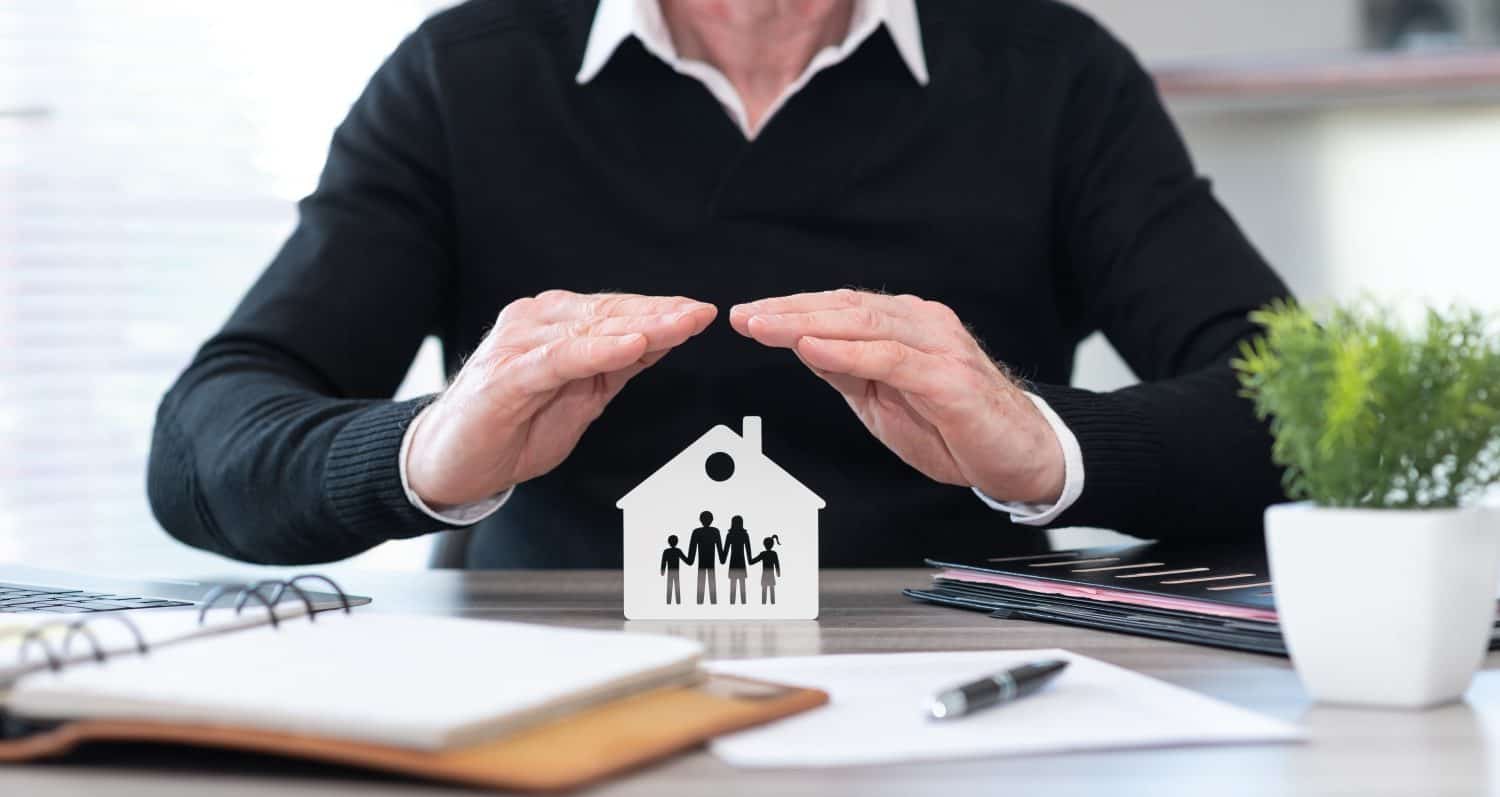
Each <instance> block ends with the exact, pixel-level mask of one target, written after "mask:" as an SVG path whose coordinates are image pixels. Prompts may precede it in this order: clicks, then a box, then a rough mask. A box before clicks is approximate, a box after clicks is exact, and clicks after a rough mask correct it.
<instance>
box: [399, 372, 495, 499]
mask: <svg viewBox="0 0 1500 797" xmlns="http://www.w3.org/2000/svg"><path fill="white" fill-rule="evenodd" d="M440 403H441V400H439V401H434V402H432V403H430V404H428V405H427V406H426V407H423V408H422V410H421V411H420V412H418V413H417V415H416V417H414V418H412V421H411V424H410V425H408V427H407V429H406V445H405V447H404V448H403V449H402V452H401V473H402V478H403V481H404V483H405V485H406V488H407V490H409V491H410V492H411V494H412V496H414V497H415V498H416V499H417V500H418V501H420V502H421V505H422V506H425V507H427V508H428V509H430V510H432V511H434V512H438V513H442V512H446V511H449V510H451V509H453V508H454V507H459V506H464V505H466V504H470V503H473V502H474V501H476V500H481V499H483V498H486V497H489V496H478V497H475V498H466V497H465V496H462V495H458V494H456V493H454V492H453V491H452V490H450V489H446V488H445V486H444V484H443V480H442V478H441V475H442V474H441V461H442V458H441V457H437V458H434V457H433V456H432V450H433V432H434V430H435V429H436V427H435V426H434V425H433V424H432V420H433V416H434V414H435V413H437V412H440V411H441V410H440V408H439V404H440ZM499 492H503V491H499Z"/></svg>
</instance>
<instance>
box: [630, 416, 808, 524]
mask: <svg viewBox="0 0 1500 797" xmlns="http://www.w3.org/2000/svg"><path fill="white" fill-rule="evenodd" d="M715 451H725V452H727V453H729V454H730V455H731V456H733V457H734V461H735V472H734V476H731V477H730V478H731V479H740V478H750V479H760V480H763V481H768V482H770V483H771V484H772V485H773V486H774V487H777V488H779V489H783V490H786V491H788V492H790V493H792V494H793V496H794V497H795V498H797V499H805V500H806V501H808V502H809V503H811V504H813V505H814V506H816V507H817V508H818V509H822V508H823V507H825V506H827V504H826V503H824V501H823V499H822V498H820V497H819V496H818V494H817V493H815V492H813V491H812V490H810V489H808V488H807V485H805V484H803V483H802V482H800V481H797V478H796V477H795V476H793V475H792V474H790V473H787V472H786V470H785V469H784V468H782V467H781V466H780V465H778V464H776V461H775V460H773V459H771V458H770V457H768V456H766V455H765V453H764V452H762V451H760V450H759V449H758V448H752V447H751V446H750V445H748V444H747V443H746V441H745V439H744V438H743V437H741V436H740V435H738V434H736V433H735V431H734V430H733V429H730V428H729V427H728V426H725V425H723V424H719V425H717V426H714V427H713V428H712V429H709V430H708V431H707V432H704V433H703V434H702V435H700V436H699V437H698V439H697V440H694V441H693V442H692V443H691V444H689V445H688V446H687V447H686V448H684V449H683V450H682V451H680V452H678V454H677V455H676V456H674V457H672V458H671V459H669V460H667V463H666V464H665V465H662V466H661V467H660V468H657V469H656V471H655V472H654V473H652V474H651V475H650V476H647V477H646V478H645V479H643V480H642V481H641V483H640V484H637V485H636V486H635V487H634V488H632V489H631V490H630V492H628V493H626V494H625V495H624V496H622V497H621V498H620V500H619V501H616V502H615V506H616V507H618V508H620V509H624V508H625V506H626V505H627V504H629V503H632V502H635V501H639V500H641V499H643V498H645V497H646V496H647V495H650V494H653V493H655V492H657V490H655V489H653V487H654V486H656V485H661V484H663V483H664V482H665V481H668V479H667V478H666V476H667V475H668V474H670V473H672V472H673V471H676V470H678V469H679V468H681V469H687V468H691V469H693V470H695V471H697V472H698V473H702V472H703V471H702V468H703V460H704V459H705V458H706V457H707V456H708V455H709V454H712V453H714V452H715ZM663 488H664V487H663Z"/></svg>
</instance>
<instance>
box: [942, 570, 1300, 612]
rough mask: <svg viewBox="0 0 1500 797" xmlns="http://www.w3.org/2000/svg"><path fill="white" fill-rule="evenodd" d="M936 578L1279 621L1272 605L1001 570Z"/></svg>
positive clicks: (955, 572) (954, 572) (960, 572)
mask: <svg viewBox="0 0 1500 797" xmlns="http://www.w3.org/2000/svg"><path fill="white" fill-rule="evenodd" d="M933 578H945V579H948V580H950V581H966V582H969V583H971V584H996V585H999V586H1002V587H1010V588H1012V589H1020V590H1025V591H1027V592H1037V593H1042V594H1046V595H1062V596H1064V597H1068V598H1082V599H1085V600H1094V601H1103V602H1106V603H1120V604H1124V605H1127V606H1145V607H1150V608H1153V609H1171V610H1175V611H1181V612H1192V613H1194V614H1206V615H1212V616H1214V617H1227V618H1230V619H1233V620H1259V621H1262V622H1268V623H1274V622H1276V612H1275V611H1273V610H1271V609H1253V608H1249V607H1244V606H1230V605H1228V604H1224V603H1214V602H1212V601H1200V600H1194V599H1192V598H1173V597H1169V596H1165V595H1147V594H1145V593H1141V592H1132V591H1130V590H1123V589H1110V588H1109V587H1091V586H1087V585H1085V584H1063V583H1059V582H1056V581H1044V580H1042V579H1035V578H1024V577H1021V576H1005V575H1000V574H998V573H977V572H974V571H972V570H957V569H951V568H950V569H947V570H941V571H938V573H937V574H936V575H935V576H933Z"/></svg>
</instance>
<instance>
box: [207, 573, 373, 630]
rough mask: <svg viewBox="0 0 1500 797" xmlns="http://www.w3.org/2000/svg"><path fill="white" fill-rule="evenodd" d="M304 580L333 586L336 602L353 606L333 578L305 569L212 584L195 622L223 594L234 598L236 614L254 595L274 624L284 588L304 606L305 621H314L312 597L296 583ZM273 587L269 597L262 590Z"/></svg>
mask: <svg viewBox="0 0 1500 797" xmlns="http://www.w3.org/2000/svg"><path fill="white" fill-rule="evenodd" d="M306 581H317V582H320V583H322V584H325V585H327V587H328V588H329V589H331V590H333V592H334V594H336V595H338V596H339V604H340V605H341V607H342V608H343V610H344V613H345V614H348V613H349V612H350V611H351V610H352V609H353V608H354V607H353V605H352V604H350V603H349V596H348V595H347V594H346V593H345V592H344V589H343V588H342V587H340V586H339V585H338V582H336V581H334V580H333V579H331V578H329V577H328V576H323V575H319V574H317V573H304V574H302V575H300V576H294V577H292V578H290V579H286V580H281V579H266V580H264V581H256V582H254V583H251V584H223V585H220V586H217V587H214V588H213V590H211V591H210V592H209V593H208V595H207V596H205V597H204V598H203V605H201V606H199V607H198V624H199V625H202V624H203V621H204V619H205V618H206V617H207V616H208V610H209V609H212V608H213V607H214V605H215V604H217V603H218V602H219V601H221V600H223V599H224V598H226V597H228V598H229V599H231V600H233V601H234V613H235V615H236V616H238V615H239V613H240V612H242V611H244V609H245V604H246V603H247V602H249V601H250V600H251V599H252V598H254V599H255V600H257V601H259V602H260V604H261V605H262V606H264V607H266V614H267V615H268V616H269V617H270V619H271V627H272V628H276V627H277V626H278V625H279V624H280V623H281V618H280V617H277V616H276V604H278V603H280V602H281V598H282V597H283V596H284V595H286V593H287V592H291V593H292V594H294V595H296V596H297V598H298V600H300V601H302V605H303V607H305V608H306V609H307V621H308V622H309V623H311V622H314V621H316V620H317V612H315V611H313V605H312V599H311V598H309V597H307V593H306V592H305V591H304V590H303V589H302V587H300V586H298V582H306ZM273 588H274V589H275V590H276V591H275V592H273V593H271V594H270V596H269V597H268V596H267V595H266V593H265V592H263V591H262V590H269V589H273Z"/></svg>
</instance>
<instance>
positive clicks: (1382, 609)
mask: <svg viewBox="0 0 1500 797" xmlns="http://www.w3.org/2000/svg"><path fill="white" fill-rule="evenodd" d="M1251 318H1252V320H1254V321H1255V322H1256V323H1257V324H1259V325H1261V326H1262V327H1263V328H1264V330H1265V332H1264V334H1263V335H1262V336H1261V337H1259V338H1257V339H1256V340H1254V341H1253V342H1250V343H1248V344H1246V345H1244V346H1242V347H1241V357H1240V358H1238V359H1236V360H1234V362H1233V367H1234V368H1235V370H1236V371H1237V372H1238V375H1239V380H1240V383H1241V385H1242V386H1243V389H1244V394H1245V395H1246V396H1247V397H1249V398H1250V399H1252V400H1253V401H1254V403H1255V412H1256V414H1257V415H1258V416H1259V417H1260V418H1262V419H1267V418H1269V419H1270V428H1271V435H1272V437H1273V441H1274V442H1273V447H1272V458H1273V459H1274V460H1275V462H1276V463H1277V464H1278V465H1281V466H1283V467H1284V468H1285V469H1286V470H1285V475H1284V479H1283V484H1284V486H1285V488H1286V492H1287V494H1288V496H1289V497H1290V498H1292V499H1294V500H1296V501H1297V503H1288V504H1280V505H1277V506H1273V507H1271V508H1270V509H1268V510H1266V515H1265V522H1266V544H1267V548H1268V553H1269V558H1270V567H1271V580H1272V583H1273V587H1272V589H1274V590H1275V597H1276V609H1277V614H1278V616H1279V618H1280V622H1281V628H1282V633H1283V635H1284V636H1285V638H1286V643H1287V649H1288V651H1289V652H1290V653H1291V657H1292V663H1293V665H1294V666H1295V667H1296V669H1297V673H1298V675H1299V676H1300V678H1301V679H1302V683H1303V685H1304V686H1305V687H1306V689H1307V691H1308V692H1309V693H1310V694H1311V696H1312V697H1313V698H1314V699H1317V700H1323V701H1329V702H1339V703H1357V704H1365V705H1379V706H1400V707H1409V708H1418V707H1426V706H1432V705H1436V704H1439V703H1443V702H1447V701H1450V700H1455V699H1457V698H1458V697H1459V696H1461V695H1462V694H1463V692H1464V690H1465V689H1467V688H1468V684H1469V681H1470V680H1471V679H1472V677H1473V674H1474V671H1475V669H1477V668H1478V666H1479V664H1480V662H1481V661H1482V660H1483V658H1484V654H1485V651H1486V649H1487V648H1488V644H1489V638H1490V634H1491V629H1492V627H1493V626H1494V624H1495V619H1496V586H1497V582H1500V523H1496V522H1495V515H1493V514H1491V513H1490V512H1489V511H1487V510H1486V508H1485V507H1484V506H1483V505H1482V500H1481V499H1482V494H1483V493H1484V492H1485V491H1486V490H1487V488H1488V487H1489V486H1490V485H1492V484H1493V483H1495V482H1497V481H1500V345H1497V337H1496V334H1495V332H1496V330H1495V329H1494V319H1493V318H1492V317H1488V316H1486V315H1484V314H1482V313H1479V312H1476V311H1472V310H1459V309H1455V310H1450V311H1447V312H1438V311H1428V312H1427V314H1426V320H1425V323H1424V324H1422V325H1420V328H1417V329H1415V330H1413V331H1411V332H1408V331H1406V329H1405V328H1404V327H1403V326H1402V325H1401V324H1400V323H1398V321H1397V320H1396V318H1395V316H1394V314H1393V313H1392V312H1390V311H1389V310H1388V309H1386V308H1382V307H1379V306H1377V305H1374V304H1372V303H1369V302H1363V303H1358V304H1354V305H1348V306H1344V307H1338V308H1334V309H1332V310H1331V311H1330V312H1328V313H1327V314H1326V315H1322V316H1320V317H1316V318H1315V317H1314V316H1313V315H1312V314H1310V313H1309V312H1308V311H1306V310H1305V309H1303V308H1302V307H1299V306H1297V305H1295V304H1291V303H1276V304H1273V305H1271V306H1269V307H1267V308H1265V309H1263V310H1260V311H1257V312H1256V313H1253V314H1252V316H1251Z"/></svg>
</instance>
